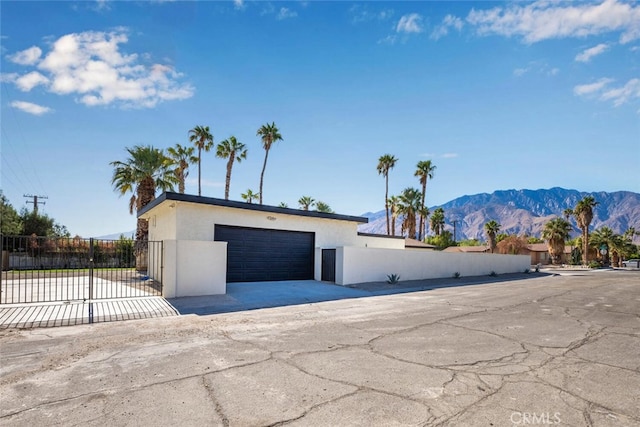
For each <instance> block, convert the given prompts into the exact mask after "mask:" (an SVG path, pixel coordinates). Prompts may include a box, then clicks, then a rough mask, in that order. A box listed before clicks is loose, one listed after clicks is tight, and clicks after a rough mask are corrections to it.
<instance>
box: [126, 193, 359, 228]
mask: <svg viewBox="0 0 640 427" xmlns="http://www.w3.org/2000/svg"><path fill="white" fill-rule="evenodd" d="M165 201H176V202H187V203H196V204H200V205H209V206H221V207H225V208H235V209H247V210H250V211H258V212H271V213H279V214H285V215H295V216H306V217H311V218H323V219H331V220H337V221H353V222H357V223H360V224H366V223H368V222H369V219H368V218H366V217H363V216H351V215H339V214H334V213H324V212H318V211H305V210H302V209H292V208H281V207H279V206H269V205H259V204H256V203H246V202H239V201H236V200H224V199H217V198H214V197H202V196H194V195H191V194H180V193H173V192H165V193H162V194H161V195H160V196H158V197H157V198H155V199H154V200H153V201H151V202H150V203H149V204H148V205H146V206H145V207H143V208H142V209H140V210H139V211H138V215H137V216H138V217H140V216H142V215H144V214H145V213H147V212H149V211H150V210H151V209H153V208H155V207H156V206H158V205H160V204H161V203H162V202H165Z"/></svg>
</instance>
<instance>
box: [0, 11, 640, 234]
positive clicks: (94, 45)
mask: <svg viewBox="0 0 640 427" xmlns="http://www.w3.org/2000/svg"><path fill="white" fill-rule="evenodd" d="M0 16H1V24H2V26H1V40H0V42H1V71H2V74H1V80H2V91H1V95H0V96H1V105H0V108H1V110H0V113H1V126H2V134H1V138H2V152H1V154H2V163H1V166H2V169H1V173H2V174H1V178H2V181H1V188H2V191H3V192H4V194H5V195H6V196H7V197H8V198H9V201H10V202H11V203H12V204H13V205H14V206H15V207H16V208H18V209H19V208H21V207H22V206H28V207H29V208H31V205H26V204H25V202H26V201H27V200H28V199H26V198H24V197H23V195H24V194H41V195H46V196H48V199H47V200H46V205H44V206H41V208H40V209H41V211H42V212H45V213H47V214H48V215H50V216H52V217H54V218H55V219H56V220H57V221H58V222H60V223H62V224H64V225H66V226H67V228H68V229H69V231H70V232H71V233H72V234H74V235H75V234H80V235H82V236H84V237H89V236H100V235H104V234H109V233H114V232H120V231H126V230H133V229H134V228H135V217H134V216H131V215H129V213H128V198H129V197H128V196H125V197H119V195H118V194H116V193H115V192H114V191H113V188H112V186H111V176H112V168H111V167H110V166H109V162H111V161H114V160H125V158H126V153H125V148H126V147H132V146H134V145H145V144H151V145H154V146H156V147H159V148H166V147H170V146H173V145H175V144H176V143H181V144H183V145H184V144H188V131H189V129H191V128H193V127H194V126H196V125H207V126H210V128H211V131H212V133H213V135H214V138H215V141H216V142H219V141H221V140H223V139H226V138H228V137H229V136H231V135H233V136H235V137H236V138H237V139H238V140H239V141H241V142H243V143H245V144H246V145H247V147H248V148H249V153H248V159H247V160H245V161H244V162H242V163H239V164H236V165H235V166H234V169H233V175H232V181H231V199H235V200H240V194H241V193H242V192H245V191H246V190H247V189H249V188H251V189H252V190H254V191H257V190H258V184H259V177H260V170H261V167H262V162H263V159H264V150H263V149H262V147H261V144H260V141H259V139H258V138H257V137H256V130H257V129H258V128H259V127H260V126H261V125H263V124H265V123H267V122H275V123H276V125H277V126H278V127H279V129H280V131H281V133H282V136H283V138H284V140H283V141H282V142H279V143H278V144H277V145H275V146H274V147H273V149H272V150H271V152H270V154H269V162H268V165H267V170H266V174H265V187H264V203H265V204H272V205H277V204H279V203H280V202H286V203H287V204H288V205H289V206H290V207H297V200H298V199H299V198H300V197H301V196H303V195H307V196H311V197H313V198H315V199H317V200H322V201H324V202H326V203H328V204H329V205H330V206H331V207H332V208H333V209H334V210H335V211H337V212H338V213H342V214H352V215H359V214H362V213H364V212H367V211H377V210H380V209H382V208H383V205H384V179H383V178H382V177H381V176H379V175H378V174H377V171H376V165H377V159H378V157H379V156H381V155H383V154H386V153H389V154H393V155H395V156H396V157H397V158H398V159H399V161H398V163H397V165H396V167H395V169H393V170H392V171H391V173H390V192H391V194H397V193H399V192H400V191H402V189H403V188H406V187H409V186H414V187H418V186H419V183H418V181H417V179H416V178H415V177H414V176H413V172H414V170H415V165H416V163H417V162H418V161H420V160H427V159H431V160H432V161H433V163H434V164H435V165H436V167H437V170H436V173H435V177H434V179H433V180H432V181H430V182H429V184H428V189H427V204H428V205H430V206H433V205H436V204H442V203H445V202H447V201H449V200H451V199H454V198H456V197H459V196H462V195H465V194H476V193H482V192H492V191H494V190H500V189H512V188H515V189H522V188H528V189H537V188H550V187H554V186H560V187H565V188H573V189H577V190H581V191H617V190H629V191H635V192H640V179H639V178H638V171H639V170H640V3H638V2H630V1H621V0H607V1H604V2H600V1H598V2H558V1H551V2H533V3H528V2H517V3H501V2H452V1H448V2H417V1H413V2H384V1H376V2H349V1H340V2H320V1H305V2H301V1H296V2H248V1H219V2H168V1H167V2H163V1H155V2H143V1H135V2H122V1H99V2H89V1H85V2H73V1H63V2H55V1H47V2H22V1H20V2H12V1H2V2H1V3H0ZM202 168H203V172H202V175H203V190H202V192H203V196H211V197H221V198H222V197H224V178H225V161H224V160H222V159H217V158H216V157H215V154H214V152H209V153H205V154H204V155H203V160H202ZM196 177H197V168H196V167H195V166H193V167H192V168H191V173H190V176H189V179H188V182H187V191H186V192H187V193H190V194H197V181H196Z"/></svg>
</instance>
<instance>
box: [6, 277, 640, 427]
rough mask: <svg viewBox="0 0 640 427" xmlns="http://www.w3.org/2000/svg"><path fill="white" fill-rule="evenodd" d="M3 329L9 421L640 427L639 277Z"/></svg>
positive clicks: (534, 281) (537, 281) (545, 280)
mask: <svg viewBox="0 0 640 427" xmlns="http://www.w3.org/2000/svg"><path fill="white" fill-rule="evenodd" d="M571 274H572V275H560V276H545V277H541V276H537V275H531V279H527V280H517V281H506V282H500V283H489V284H481V285H475V286H464V287H451V288H442V289H435V290H431V291H422V292H415V293H405V294H398V295H388V296H377V297H371V298H357V299H346V300H340V301H329V302H321V303H312V304H305V305H298V306H288V307H280V308H271V309H263V310H253V311H248V312H237V313H228V314H216V315H206V316H197V315H188V316H180V317H168V318H158V319H147V320H136V321H128V322H115V323H103V324H94V325H81V326H71V327H64V328H48V329H33V330H2V331H0V346H1V347H0V375H1V377H0V398H1V400H0V424H2V425H16V426H45V425H47V426H48V425H64V426H69V425H88V426H104V425H109V426H121V425H130V426H133V425H140V426H146V425H161V426H165V425H166V426H169V425H171V426H174V425H181V426H196V425H197V426H207V425H231V426H269V425H309V426H329V425H345V426H348V425H366V426H377V425H379V426H392V425H455V426H458V425H459V426H514V425H562V426H637V425H640V272H638V271H635V272H634V271H622V270H616V271H598V272H584V273H580V272H576V273H571Z"/></svg>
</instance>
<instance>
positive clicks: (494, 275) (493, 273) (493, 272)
mask: <svg viewBox="0 0 640 427" xmlns="http://www.w3.org/2000/svg"><path fill="white" fill-rule="evenodd" d="M497 275H498V273H496V272H495V271H492V272H491V273H489V276H491V277H496V276H497Z"/></svg>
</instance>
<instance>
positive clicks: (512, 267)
mask: <svg viewBox="0 0 640 427" xmlns="http://www.w3.org/2000/svg"><path fill="white" fill-rule="evenodd" d="M530 262H531V258H530V257H529V256H528V255H499V254H464V253H448V252H439V251H407V250H398V249H378V248H357V247H340V248H337V250H336V284H339V285H351V284H354V283H365V282H380V281H386V280H387V276H388V275H389V274H398V275H400V280H401V281H403V280H421V279H436V278H445V277H452V276H453V275H454V273H456V272H458V273H460V275H461V276H484V275H488V274H490V273H491V272H492V271H495V272H496V273H497V274H505V273H521V272H523V271H524V270H526V269H528V268H529V267H530Z"/></svg>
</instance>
